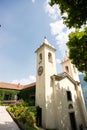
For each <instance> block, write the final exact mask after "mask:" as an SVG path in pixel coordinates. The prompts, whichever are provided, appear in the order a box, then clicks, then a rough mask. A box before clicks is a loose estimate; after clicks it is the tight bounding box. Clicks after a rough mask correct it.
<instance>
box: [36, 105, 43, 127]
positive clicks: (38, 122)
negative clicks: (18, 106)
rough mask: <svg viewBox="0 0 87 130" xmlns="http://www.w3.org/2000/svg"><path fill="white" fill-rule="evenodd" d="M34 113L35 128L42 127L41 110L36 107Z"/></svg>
mask: <svg viewBox="0 0 87 130" xmlns="http://www.w3.org/2000/svg"><path fill="white" fill-rule="evenodd" d="M36 113H37V114H36V124H37V126H42V108H40V107H39V106H37V110H36Z"/></svg>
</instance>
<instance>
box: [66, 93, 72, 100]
mask: <svg viewBox="0 0 87 130" xmlns="http://www.w3.org/2000/svg"><path fill="white" fill-rule="evenodd" d="M66 93H67V100H68V101H72V95H71V92H70V91H66Z"/></svg>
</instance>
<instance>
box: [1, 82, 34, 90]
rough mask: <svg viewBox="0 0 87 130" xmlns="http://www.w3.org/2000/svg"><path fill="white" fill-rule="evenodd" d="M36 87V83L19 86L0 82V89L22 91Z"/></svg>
mask: <svg viewBox="0 0 87 130" xmlns="http://www.w3.org/2000/svg"><path fill="white" fill-rule="evenodd" d="M35 85H36V82H33V83H30V84H27V85H20V83H18V84H12V83H5V82H0V88H5V89H14V90H22V89H26V88H29V87H33V86H35Z"/></svg>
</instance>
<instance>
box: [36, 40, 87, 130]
mask: <svg viewBox="0 0 87 130" xmlns="http://www.w3.org/2000/svg"><path fill="white" fill-rule="evenodd" d="M55 51H56V49H55V48H54V47H53V46H52V45H51V44H50V43H49V42H48V41H47V39H46V38H45V39H44V41H43V43H42V44H41V45H40V47H39V48H38V49H37V50H36V55H37V58H36V59H37V60H36V61H37V63H36V64H37V65H36V69H37V73H36V106H39V107H40V108H41V120H42V122H41V125H42V127H43V128H48V129H58V130H79V126H80V125H81V124H83V126H87V111H86V108H85V103H84V99H83V94H82V90H81V86H80V83H79V77H78V73H77V69H76V68H75V66H74V65H72V64H71V61H70V60H69V58H68V55H67V54H66V55H65V57H64V59H63V61H62V63H61V65H62V68H63V72H62V73H60V74H57V72H56V58H55Z"/></svg>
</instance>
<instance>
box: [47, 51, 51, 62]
mask: <svg viewBox="0 0 87 130" xmlns="http://www.w3.org/2000/svg"><path fill="white" fill-rule="evenodd" d="M48 61H49V62H52V54H51V53H50V52H49V53H48Z"/></svg>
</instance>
